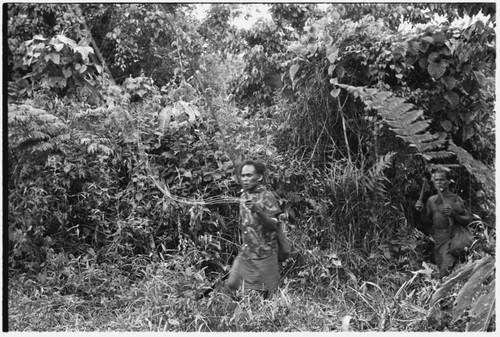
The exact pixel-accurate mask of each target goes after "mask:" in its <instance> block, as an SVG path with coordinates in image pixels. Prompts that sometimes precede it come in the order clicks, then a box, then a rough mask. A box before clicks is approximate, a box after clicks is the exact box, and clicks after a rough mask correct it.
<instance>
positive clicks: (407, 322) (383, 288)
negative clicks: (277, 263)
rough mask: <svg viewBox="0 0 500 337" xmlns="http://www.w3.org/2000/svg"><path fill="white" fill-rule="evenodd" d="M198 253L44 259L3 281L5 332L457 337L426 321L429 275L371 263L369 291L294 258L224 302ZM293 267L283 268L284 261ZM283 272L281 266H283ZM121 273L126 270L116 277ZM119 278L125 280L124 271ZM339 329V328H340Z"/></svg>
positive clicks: (336, 265) (348, 277)
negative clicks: (266, 294) (275, 285)
mask: <svg viewBox="0 0 500 337" xmlns="http://www.w3.org/2000/svg"><path fill="white" fill-rule="evenodd" d="M197 254H199V252H197V251H196V248H195V247H191V248H190V249H189V250H188V251H187V252H185V253H184V254H179V255H171V256H170V257H169V258H168V259H167V260H161V261H157V262H152V261H147V260H144V259H138V258H136V259H129V260H124V261H122V264H121V265H120V264H116V265H114V266H112V265H109V264H106V263H100V264H99V263H97V261H95V259H94V258H93V257H92V256H91V255H89V256H84V257H81V258H80V259H76V258H74V257H73V258H71V257H65V256H64V254H63V253H60V254H54V255H51V256H50V258H49V260H48V262H47V264H46V266H45V267H44V269H43V270H42V271H41V272H40V273H39V274H27V273H17V274H16V275H12V277H11V279H10V281H9V318H8V323H9V329H10V330H11V331H120V332H123V331H142V332H144V331H152V332H159V331H169V332H174V331H179V332H239V331H246V332H250V331H251V332H301V331H313V332H318V331H343V330H346V329H347V330H349V331H436V330H444V329H448V330H452V329H453V328H456V329H457V330H458V329H459V328H460V327H459V326H453V325H451V324H448V325H446V324H445V323H443V322H442V321H438V320H436V319H435V318H432V319H429V318H428V317H427V315H426V313H427V312H428V311H429V309H430V308H429V304H428V303H429V299H430V298H431V296H432V294H433V293H434V291H435V289H436V288H437V286H438V283H439V282H438V281H437V280H436V279H434V276H433V275H435V269H434V268H433V267H430V266H428V265H426V264H425V263H424V264H423V265H422V267H421V268H420V269H419V270H408V271H405V272H398V271H394V269H393V266H391V265H389V264H386V265H385V266H384V265H383V263H382V262H383V261H381V260H380V259H378V260H374V261H371V262H372V263H377V264H380V265H381V266H382V267H381V269H383V270H380V272H379V281H378V282H377V283H375V282H371V281H366V280H364V279H362V278H360V277H359V276H356V275H355V274H354V273H352V272H350V271H349V270H348V269H347V268H344V267H343V266H342V262H341V261H340V260H339V259H338V258H337V256H336V255H335V254H333V253H331V252H324V251H320V250H315V251H303V252H295V255H294V257H292V260H293V259H295V260H300V259H301V260H302V261H303V262H304V263H303V264H301V263H299V264H295V267H294V268H292V270H291V271H290V270H289V272H288V273H285V269H286V266H287V265H286V264H285V266H284V268H285V269H283V270H282V275H285V274H287V275H286V276H284V277H283V278H282V280H281V285H280V289H279V290H278V291H276V292H275V293H274V294H272V296H271V297H270V298H269V299H264V298H263V297H262V296H261V294H259V293H255V292H254V293H252V292H250V293H247V294H243V295H242V297H241V298H240V299H239V300H234V299H232V298H231V297H230V296H228V294H226V293H225V291H223V289H222V288H220V287H218V288H215V289H214V290H213V291H212V292H211V293H210V294H209V295H208V296H205V297H202V296H200V295H201V294H202V293H203V292H204V291H205V290H206V289H209V288H210V287H211V285H212V281H211V280H209V279H208V277H207V276H206V275H205V273H204V270H203V269H202V268H200V265H199V263H197V262H196V256H197ZM292 262H293V261H292ZM288 263H290V262H288ZM125 266H129V267H128V268H124V267H125ZM125 270H128V271H125ZM343 323H344V324H343Z"/></svg>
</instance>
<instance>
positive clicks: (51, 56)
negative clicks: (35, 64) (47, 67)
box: [45, 53, 61, 65]
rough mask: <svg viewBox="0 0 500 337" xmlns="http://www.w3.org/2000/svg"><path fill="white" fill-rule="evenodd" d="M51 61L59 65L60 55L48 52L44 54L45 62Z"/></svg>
mask: <svg viewBox="0 0 500 337" xmlns="http://www.w3.org/2000/svg"><path fill="white" fill-rule="evenodd" d="M49 60H50V61H52V62H53V63H54V64H57V65H59V64H60V63H61V55H60V54H56V53H50V54H47V55H45V62H48V61H49Z"/></svg>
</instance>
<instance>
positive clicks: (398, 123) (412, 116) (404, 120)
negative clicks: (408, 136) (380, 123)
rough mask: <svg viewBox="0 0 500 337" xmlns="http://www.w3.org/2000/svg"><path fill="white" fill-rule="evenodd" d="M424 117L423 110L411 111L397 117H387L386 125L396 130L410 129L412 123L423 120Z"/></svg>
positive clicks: (401, 113)
mask: <svg viewBox="0 0 500 337" xmlns="http://www.w3.org/2000/svg"><path fill="white" fill-rule="evenodd" d="M423 115H424V111H423V110H410V111H406V112H400V113H398V114H395V115H391V116H390V117H389V116H387V117H385V116H384V118H386V123H387V124H389V126H391V127H394V128H399V129H401V128H408V127H409V126H410V125H411V124H412V123H414V122H415V121H416V120H418V119H419V118H421V117H422V116H423Z"/></svg>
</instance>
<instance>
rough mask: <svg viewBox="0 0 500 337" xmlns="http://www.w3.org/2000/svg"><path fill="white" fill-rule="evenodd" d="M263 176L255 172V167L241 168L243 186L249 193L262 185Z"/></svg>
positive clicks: (246, 166)
mask: <svg viewBox="0 0 500 337" xmlns="http://www.w3.org/2000/svg"><path fill="white" fill-rule="evenodd" d="M261 180H262V176H261V175H260V174H258V173H256V172H255V167H254V166H253V165H245V166H243V167H242V168H241V186H242V187H243V189H245V190H247V191H251V190H253V189H255V187H257V186H258V185H259V184H260V181H261Z"/></svg>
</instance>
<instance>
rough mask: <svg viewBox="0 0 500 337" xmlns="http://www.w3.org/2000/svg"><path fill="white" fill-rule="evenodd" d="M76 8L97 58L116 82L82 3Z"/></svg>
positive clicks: (111, 79)
mask: <svg viewBox="0 0 500 337" xmlns="http://www.w3.org/2000/svg"><path fill="white" fill-rule="evenodd" d="M76 10H77V15H78V17H79V18H81V20H82V22H83V27H84V28H85V31H86V32H87V33H88V38H89V39H90V45H91V46H92V48H94V52H95V54H96V56H97V58H98V59H99V62H100V63H101V65H102V67H103V68H104V71H105V72H106V74H108V76H109V80H110V81H111V83H113V84H116V83H115V79H114V78H113V74H111V71H110V70H109V68H108V66H107V65H106V61H104V58H103V57H102V54H101V51H100V50H99V47H97V44H96V43H95V40H94V38H93V37H92V32H91V31H90V27H89V26H88V25H87V20H86V19H85V16H84V15H83V13H82V8H81V7H80V5H78V6H76Z"/></svg>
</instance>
